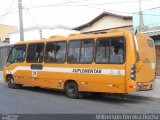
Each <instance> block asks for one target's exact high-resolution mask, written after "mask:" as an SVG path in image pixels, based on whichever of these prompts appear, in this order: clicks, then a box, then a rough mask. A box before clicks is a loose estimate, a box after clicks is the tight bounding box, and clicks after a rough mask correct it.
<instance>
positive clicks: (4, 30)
mask: <svg viewBox="0 0 160 120" xmlns="http://www.w3.org/2000/svg"><path fill="white" fill-rule="evenodd" d="M15 30H17V27H15V26H10V25H2V24H0V42H1V45H2V44H3V42H8V43H9V41H10V37H9V33H10V32H13V31H15Z"/></svg>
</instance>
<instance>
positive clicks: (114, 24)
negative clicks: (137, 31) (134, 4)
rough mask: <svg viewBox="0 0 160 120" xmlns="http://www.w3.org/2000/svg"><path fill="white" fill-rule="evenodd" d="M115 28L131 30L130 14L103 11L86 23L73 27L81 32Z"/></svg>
mask: <svg viewBox="0 0 160 120" xmlns="http://www.w3.org/2000/svg"><path fill="white" fill-rule="evenodd" d="M115 28H126V29H129V30H132V29H133V25H132V16H123V15H119V14H114V13H109V12H103V13H101V14H100V15H98V16H97V17H95V18H94V19H92V20H91V21H89V22H88V23H86V24H83V25H80V26H77V27H75V28H73V29H74V30H78V31H80V32H81V33H96V32H103V31H106V30H109V29H115Z"/></svg>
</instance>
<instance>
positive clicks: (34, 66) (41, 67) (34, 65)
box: [31, 64, 43, 70]
mask: <svg viewBox="0 0 160 120" xmlns="http://www.w3.org/2000/svg"><path fill="white" fill-rule="evenodd" d="M31 69H32V70H42V69H43V65H42V64H31Z"/></svg>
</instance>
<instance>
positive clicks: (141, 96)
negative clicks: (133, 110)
mask: <svg viewBox="0 0 160 120" xmlns="http://www.w3.org/2000/svg"><path fill="white" fill-rule="evenodd" d="M154 85H155V86H154V89H153V90H151V91H140V92H135V93H129V94H128V95H127V98H129V99H134V100H146V101H153V102H159V103H160V87H159V86H160V77H156V80H155V84H154Z"/></svg>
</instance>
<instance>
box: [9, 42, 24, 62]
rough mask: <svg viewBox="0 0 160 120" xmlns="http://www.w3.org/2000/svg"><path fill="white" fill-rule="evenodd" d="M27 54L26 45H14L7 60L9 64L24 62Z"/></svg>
mask: <svg viewBox="0 0 160 120" xmlns="http://www.w3.org/2000/svg"><path fill="white" fill-rule="evenodd" d="M25 54H26V45H15V46H13V48H12V50H11V52H10V54H9V57H8V60H7V62H8V63H9V64H12V63H16V62H23V61H24V60H25Z"/></svg>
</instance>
